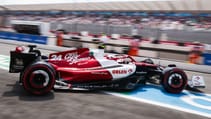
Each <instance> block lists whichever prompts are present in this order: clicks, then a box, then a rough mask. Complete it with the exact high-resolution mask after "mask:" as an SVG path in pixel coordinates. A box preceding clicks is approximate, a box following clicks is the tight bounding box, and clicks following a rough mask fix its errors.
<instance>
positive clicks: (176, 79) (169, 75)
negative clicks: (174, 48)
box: [162, 68, 188, 93]
mask: <svg viewBox="0 0 211 119" xmlns="http://www.w3.org/2000/svg"><path fill="white" fill-rule="evenodd" d="M163 75H164V76H163V80H162V86H163V88H164V89H165V90H166V91H167V92H169V93H180V92H182V90H183V89H184V88H185V87H186V85H187V80H188V79H187V76H186V74H185V72H184V71H182V70H181V69H178V68H170V69H168V70H166V71H164V74H163Z"/></svg>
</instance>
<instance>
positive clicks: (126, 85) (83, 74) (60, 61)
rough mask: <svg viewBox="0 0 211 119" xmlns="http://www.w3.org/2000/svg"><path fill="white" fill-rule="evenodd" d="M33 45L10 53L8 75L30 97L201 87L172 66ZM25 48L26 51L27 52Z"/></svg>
mask: <svg viewBox="0 0 211 119" xmlns="http://www.w3.org/2000/svg"><path fill="white" fill-rule="evenodd" d="M35 47H36V46H35V45H29V46H28V47H23V46H18V47H16V49H15V50H14V51H11V52H10V55H11V60H10V69H9V72H10V73H20V84H22V85H23V88H24V89H25V90H26V91H27V92H29V93H32V94H35V95H43V94H46V93H48V92H50V91H51V90H52V89H75V88H83V89H118V90H119V89H120V90H132V89H135V88H136V87H137V86H139V85H141V84H146V83H147V82H148V83H153V84H160V85H162V86H163V88H164V89H165V90H166V91H167V92H169V93H180V92H181V91H182V90H183V89H184V88H185V87H186V86H187V85H190V86H191V87H203V86H204V81H203V80H202V79H201V78H197V77H195V79H193V80H190V81H188V78H187V75H186V73H185V72H184V71H183V70H181V69H179V68H177V67H176V66H175V65H169V66H168V67H163V66H159V65H156V64H154V63H153V61H152V60H151V59H146V60H143V61H140V62H137V61H135V60H134V59H133V58H132V57H131V56H129V55H124V54H106V55H105V54H104V50H103V49H94V50H90V49H88V48H81V49H76V50H68V51H63V52H58V53H52V54H50V55H49V57H47V56H43V55H41V52H40V50H38V49H36V48H35ZM27 49H28V50H27Z"/></svg>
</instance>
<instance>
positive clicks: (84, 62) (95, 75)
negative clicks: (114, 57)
mask: <svg viewBox="0 0 211 119" xmlns="http://www.w3.org/2000/svg"><path fill="white" fill-rule="evenodd" d="M48 62H49V63H51V64H52V65H53V66H54V68H55V69H56V72H58V73H59V76H60V78H62V79H64V80H66V81H69V82H78V83H81V82H91V81H111V80H112V75H111V74H110V72H109V71H107V70H106V69H105V68H102V66H101V65H100V63H99V62H98V61H97V60H96V59H95V58H94V57H93V56H91V55H90V51H89V49H88V48H82V49H78V50H70V51H64V52H58V53H52V54H50V56H49V60H48Z"/></svg>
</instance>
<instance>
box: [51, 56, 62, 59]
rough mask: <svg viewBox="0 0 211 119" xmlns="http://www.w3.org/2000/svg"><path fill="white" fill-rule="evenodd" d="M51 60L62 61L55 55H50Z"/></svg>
mask: <svg viewBox="0 0 211 119" xmlns="http://www.w3.org/2000/svg"><path fill="white" fill-rule="evenodd" d="M51 59H52V60H62V55H58V56H57V55H52V56H51Z"/></svg>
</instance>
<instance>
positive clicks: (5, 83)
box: [0, 44, 211, 119]
mask: <svg viewBox="0 0 211 119" xmlns="http://www.w3.org/2000/svg"><path fill="white" fill-rule="evenodd" d="M15 47H16V46H14V45H9V44H0V54H1V55H7V56H9V51H10V50H12V49H15ZM42 52H43V53H44V54H48V53H50V52H52V51H47V50H42ZM187 73H188V75H193V74H198V73H197V72H190V71H189V72H187ZM200 75H203V76H204V79H205V82H206V85H207V87H206V88H205V89H202V90H200V92H205V93H209V94H211V88H210V87H209V86H210V84H211V80H210V77H211V74H202V73H201V74H200ZM18 79H19V75H18V74H10V73H8V71H7V70H3V69H0V118H1V119H24V118H27V119H35V118H37V119H68V118H69V119H120V118H121V119H171V118H178V119H207V117H203V116H198V115H195V114H190V113H186V112H182V111H177V110H173V109H168V108H163V107H160V106H155V105H151V104H146V103H141V102H136V101H132V100H128V99H124V98H120V97H115V96H113V95H109V94H105V93H103V92H100V91H56V92H55V91H52V92H51V93H50V94H48V95H45V96H33V95H30V94H28V93H26V92H25V91H24V90H23V88H22V86H20V85H19V84H18Z"/></svg>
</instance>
